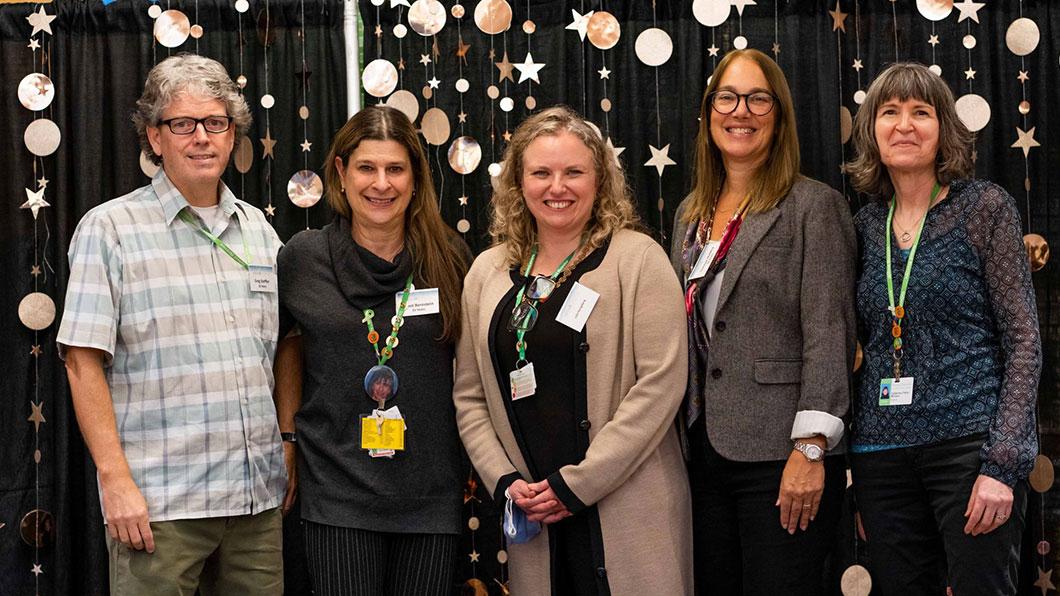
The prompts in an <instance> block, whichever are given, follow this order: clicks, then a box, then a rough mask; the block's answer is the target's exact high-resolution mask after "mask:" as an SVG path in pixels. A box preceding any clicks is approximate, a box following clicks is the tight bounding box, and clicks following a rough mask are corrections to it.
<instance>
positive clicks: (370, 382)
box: [364, 364, 398, 408]
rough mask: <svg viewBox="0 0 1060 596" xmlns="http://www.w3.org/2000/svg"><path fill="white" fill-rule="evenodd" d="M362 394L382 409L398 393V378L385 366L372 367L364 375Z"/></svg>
mask: <svg viewBox="0 0 1060 596" xmlns="http://www.w3.org/2000/svg"><path fill="white" fill-rule="evenodd" d="M364 392H365V393H367V394H368V397H370V398H372V400H373V401H375V402H376V403H378V404H379V407H380V408H382V407H383V404H384V403H386V401H387V400H390V399H393V398H394V396H395V395H397V392H398V376H397V373H396V372H394V369H392V368H390V367H389V366H387V365H385V364H380V365H376V366H373V367H372V368H370V369H368V373H367V374H365V375H364Z"/></svg>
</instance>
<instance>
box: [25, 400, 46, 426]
mask: <svg viewBox="0 0 1060 596" xmlns="http://www.w3.org/2000/svg"><path fill="white" fill-rule="evenodd" d="M29 407H31V408H33V413H32V414H30V416H29V418H26V420H27V421H29V422H32V423H33V432H40V425H42V424H44V423H45V422H47V420H45V419H44V413H43V412H41V409H42V408H44V403H43V402H39V403H33V402H29Z"/></svg>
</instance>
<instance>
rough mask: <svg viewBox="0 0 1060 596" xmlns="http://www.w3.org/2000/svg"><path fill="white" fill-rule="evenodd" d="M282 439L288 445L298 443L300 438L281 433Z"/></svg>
mask: <svg viewBox="0 0 1060 596" xmlns="http://www.w3.org/2000/svg"><path fill="white" fill-rule="evenodd" d="M280 438H281V439H283V440H284V441H287V442H288V443H297V442H298V437H296V436H295V434H294V433H280Z"/></svg>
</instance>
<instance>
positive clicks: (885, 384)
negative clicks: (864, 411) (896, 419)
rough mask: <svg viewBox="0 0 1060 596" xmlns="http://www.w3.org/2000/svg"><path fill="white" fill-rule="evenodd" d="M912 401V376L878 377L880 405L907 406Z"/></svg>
mask: <svg viewBox="0 0 1060 596" xmlns="http://www.w3.org/2000/svg"><path fill="white" fill-rule="evenodd" d="M912 403H913V377H901V378H898V379H880V405H881V406H908V405H910V404H912Z"/></svg>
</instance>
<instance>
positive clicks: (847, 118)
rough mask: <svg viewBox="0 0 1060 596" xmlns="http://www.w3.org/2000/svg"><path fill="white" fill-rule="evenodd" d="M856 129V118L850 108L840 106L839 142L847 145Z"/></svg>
mask: <svg viewBox="0 0 1060 596" xmlns="http://www.w3.org/2000/svg"><path fill="white" fill-rule="evenodd" d="M853 130H854V118H853V117H852V116H851V115H850V108H848V107H846V106H842V107H840V108H839V142H840V143H842V144H844V145H846V144H847V141H849V140H850V135H851V133H852V132H853Z"/></svg>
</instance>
